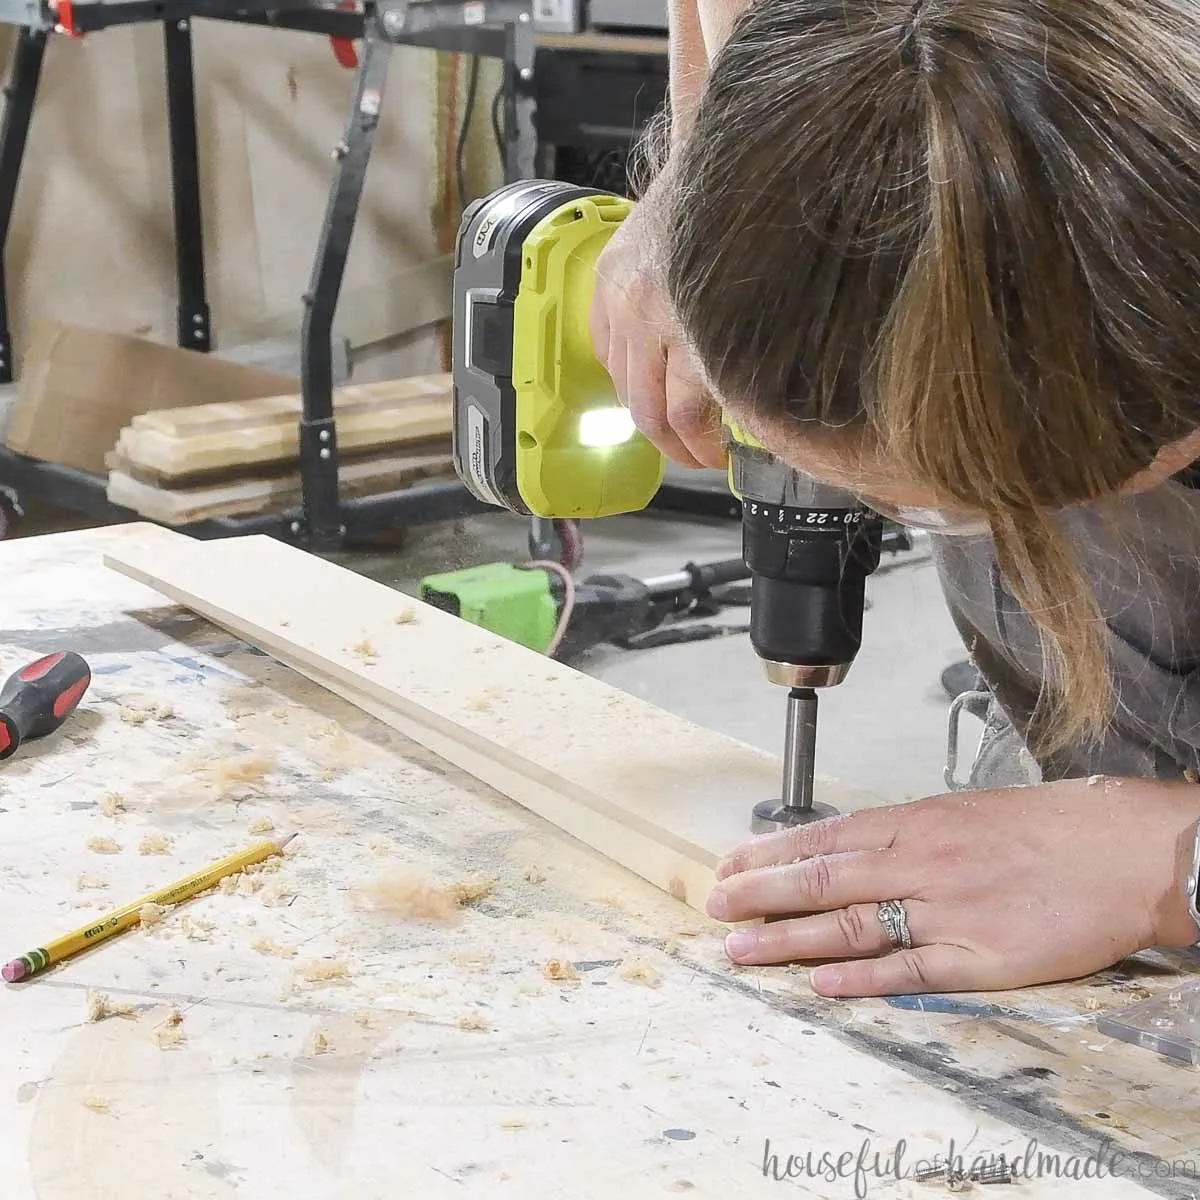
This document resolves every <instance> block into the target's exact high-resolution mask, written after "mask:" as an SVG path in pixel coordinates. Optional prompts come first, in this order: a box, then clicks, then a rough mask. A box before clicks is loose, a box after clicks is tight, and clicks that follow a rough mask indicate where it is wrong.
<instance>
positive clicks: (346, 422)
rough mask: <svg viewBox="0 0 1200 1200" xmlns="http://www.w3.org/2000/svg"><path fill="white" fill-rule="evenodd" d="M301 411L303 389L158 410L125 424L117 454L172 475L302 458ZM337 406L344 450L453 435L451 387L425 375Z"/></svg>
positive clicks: (360, 392) (356, 394)
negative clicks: (295, 392) (192, 408)
mask: <svg viewBox="0 0 1200 1200" xmlns="http://www.w3.org/2000/svg"><path fill="white" fill-rule="evenodd" d="M347 393H348V394H347ZM300 410H301V402H300V397H299V396H277V397H269V398H267V399H265V400H255V401H246V402H239V403H235V404H229V405H225V404H221V405H204V406H203V407H202V409H198V410H196V411H195V412H194V413H189V412H187V411H186V410H182V409H175V410H169V411H161V412H157V413H150V414H147V415H146V417H144V418H140V419H138V420H135V421H134V422H133V423H132V424H131V425H129V426H128V427H126V428H125V429H123V430H122V431H121V436H120V439H119V440H118V442H117V446H116V449H115V454H116V455H118V456H119V457H121V458H124V459H126V460H128V461H129V462H132V463H135V464H136V465H137V466H138V467H139V469H141V470H143V471H148V472H152V473H153V474H155V475H157V476H159V477H160V478H162V479H167V480H175V479H183V478H187V477H194V476H196V475H201V474H205V473H209V474H212V473H216V472H221V471H227V470H228V469H229V468H230V467H231V466H239V467H246V466H250V467H254V466H265V465H269V464H277V463H289V462H294V461H295V460H296V459H297V458H298V457H299V454H300V433H299V424H298V422H299V416H300ZM335 413H336V417H337V442H338V448H339V450H340V451H341V452H343V453H353V452H356V451H357V452H363V451H368V450H374V449H382V448H385V447H395V446H403V445H412V444H414V443H419V442H424V441H428V440H429V439H431V438H437V437H442V438H447V437H449V436H450V434H451V430H452V424H453V421H452V413H451V403H450V394H449V391H448V389H443V388H441V387H440V386H439V385H437V384H435V383H433V382H432V381H430V380H429V379H427V378H425V377H422V378H421V379H420V380H398V381H394V382H389V383H386V384H368V385H362V386H358V387H355V388H354V389H352V390H351V389H343V394H342V398H341V402H340V403H337V405H336V408H335Z"/></svg>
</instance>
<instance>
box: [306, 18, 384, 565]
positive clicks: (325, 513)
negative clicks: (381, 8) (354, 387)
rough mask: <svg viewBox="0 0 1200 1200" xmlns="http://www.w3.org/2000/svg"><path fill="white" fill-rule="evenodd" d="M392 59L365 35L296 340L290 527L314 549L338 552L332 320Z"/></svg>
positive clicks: (369, 34)
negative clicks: (295, 512)
mask: <svg viewBox="0 0 1200 1200" xmlns="http://www.w3.org/2000/svg"><path fill="white" fill-rule="evenodd" d="M391 53H392V47H391V46H390V45H389V44H388V43H387V42H384V41H381V40H379V39H378V38H377V37H376V36H374V35H373V33H372V31H371V30H370V29H368V31H367V36H366V38H365V39H364V41H363V49H362V60H361V63H360V65H359V68H358V84H357V87H356V89H355V94H354V107H353V108H352V109H351V112H350V120H349V123H348V124H347V126H346V137H345V140H344V141H343V142H342V143H341V144H340V145H339V146H338V148H337V151H336V156H337V159H338V168H337V174H336V176H335V178H334V181H333V186H332V188H331V189H330V193H329V203H328V207H327V208H326V210H325V221H324V224H323V225H322V228H321V240H320V243H319V245H318V247H317V258H316V263H315V265H314V266H313V274H312V280H311V282H310V284H309V288H308V293H307V295H306V296H305V297H304V324H303V327H302V329H301V335H300V336H301V343H300V345H301V350H300V352H301V358H302V363H301V395H302V397H303V401H304V412H303V415H302V417H301V420H300V478H301V480H302V486H303V494H304V500H303V522H302V523H301V522H296V523H293V525H292V533H293V534H296V535H303V536H305V537H306V539H307V540H308V542H309V543H310V544H311V545H312V546H313V548H314V549H321V548H329V547H333V546H336V545H338V544H339V543H340V541H341V538H342V536H343V535H344V533H345V530H344V529H343V527H342V522H341V515H340V510H339V505H338V450H337V435H336V430H335V427H334V420H333V319H334V316H335V314H336V312H337V303H338V296H339V295H340V293H341V289H342V279H343V277H344V275H345V273H346V259H347V257H348V255H349V253H350V240H351V238H352V237H353V235H354V223H355V219H356V218H357V216H358V204H359V200H360V198H361V196H362V190H363V181H364V179H365V177H366V173H367V165H368V163H369V162H370V160H371V145H372V143H373V141H374V138H375V129H376V127H377V126H378V124H379V110H380V107H381V105H382V102H383V89H384V85H385V84H386V82H387V71H388V60H389V58H390V57H391Z"/></svg>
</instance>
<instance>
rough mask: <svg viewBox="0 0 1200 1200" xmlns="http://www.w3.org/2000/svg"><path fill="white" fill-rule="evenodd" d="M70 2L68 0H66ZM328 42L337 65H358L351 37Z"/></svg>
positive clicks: (348, 4) (351, 1)
mask: <svg viewBox="0 0 1200 1200" xmlns="http://www.w3.org/2000/svg"><path fill="white" fill-rule="evenodd" d="M67 3H70V0H67ZM337 7H338V8H340V9H354V8H357V7H358V6H357V4H356V3H355V0H341V3H339V4H338V5H337ZM329 44H330V45H331V46H332V47H333V57H334V58H336V59H337V61H338V66H340V67H345V68H346V70H348V71H353V70H354V68H355V67H357V66H358V50H357V49H356V48H355V46H354V39H353V38H344V37H331V38H330V39H329Z"/></svg>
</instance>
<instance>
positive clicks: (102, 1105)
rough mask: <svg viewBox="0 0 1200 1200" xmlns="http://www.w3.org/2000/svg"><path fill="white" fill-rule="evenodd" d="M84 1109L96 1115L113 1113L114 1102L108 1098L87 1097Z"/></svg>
mask: <svg viewBox="0 0 1200 1200" xmlns="http://www.w3.org/2000/svg"><path fill="white" fill-rule="evenodd" d="M83 1107H84V1108H86V1109H88V1110H90V1111H91V1112H94V1113H109V1112H112V1101H111V1100H110V1099H109V1098H108V1097H107V1096H85V1097H84V1098H83Z"/></svg>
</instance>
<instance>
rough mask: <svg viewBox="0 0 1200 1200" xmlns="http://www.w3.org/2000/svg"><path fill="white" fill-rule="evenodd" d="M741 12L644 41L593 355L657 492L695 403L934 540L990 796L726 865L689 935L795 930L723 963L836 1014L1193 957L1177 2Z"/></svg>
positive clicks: (701, 430) (1189, 205)
mask: <svg viewBox="0 0 1200 1200" xmlns="http://www.w3.org/2000/svg"><path fill="white" fill-rule="evenodd" d="M742 7H744V6H743V5H736V6H734V7H731V8H725V9H723V10H721V11H717V10H716V9H715V8H714V9H712V10H711V11H705V10H704V8H703V3H702V8H701V10H700V11H697V10H696V9H695V8H694V7H689V6H688V5H687V4H686V3H685V2H681V3H679V4H678V5H677V6H676V8H675V10H674V11H673V13H672V17H673V20H674V28H673V44H672V102H673V114H672V126H671V136H670V147H669V154H668V155H667V156H666V161H665V163H664V165H663V167H662V170H661V172H660V173H659V175H658V176H657V178H656V179H655V181H654V183H653V186H652V187H651V188H650V189H649V191H648V192H647V194H646V196H645V198H644V200H643V202H642V204H641V205H640V206H639V209H638V211H637V212H636V214H635V216H634V217H633V218H632V219H631V220H630V221H629V222H627V224H626V227H625V228H624V229H623V230H622V231H621V233H620V234H619V235H618V237H617V238H615V239H614V241H613V243H612V244H611V247H610V249H609V251H608V252H607V254H606V255H605V257H604V258H603V260H602V261H601V263H600V270H599V276H600V282H599V286H598V290H597V302H596V307H595V311H594V315H593V334H594V337H595V341H596V345H597V349H598V351H599V353H600V355H601V358H602V359H603V360H604V361H605V363H606V365H607V366H608V369H609V371H610V373H611V374H612V376H613V378H614V380H615V381H616V383H617V386H618V389H619V391H620V393H621V395H622V398H623V399H624V400H625V402H626V403H627V404H628V405H629V406H630V408H631V410H632V412H633V414H634V417H635V419H636V421H637V423H638V425H639V427H640V428H641V429H642V430H643V431H644V432H645V433H646V434H647V436H649V437H650V438H651V439H652V440H654V441H655V442H656V443H657V444H658V445H659V446H660V447H661V448H662V449H663V450H664V452H666V453H668V454H670V455H672V456H673V457H674V458H676V459H678V460H679V461H681V462H685V463H688V464H690V465H694V466H695V465H705V466H719V465H721V463H722V462H723V461H724V452H723V450H722V448H721V445H720V439H719V436H718V433H717V429H718V425H719V422H718V420H717V419H716V409H715V408H714V400H715V403H716V404H717V405H719V406H720V408H721V409H723V410H725V411H726V412H728V413H729V415H730V416H731V417H732V418H733V419H735V420H736V421H738V422H739V423H740V424H742V425H743V426H744V427H746V428H748V429H749V430H750V431H751V432H752V433H755V434H756V435H757V436H758V437H759V438H760V439H761V440H762V441H763V443H764V444H765V445H766V446H767V447H768V448H769V449H771V450H772V451H773V452H774V453H776V454H777V455H778V456H779V457H781V458H783V459H785V460H787V461H788V462H790V463H791V464H793V465H794V466H796V467H797V468H799V469H801V470H803V471H806V472H807V473H809V474H810V475H813V476H816V477H818V478H821V479H824V480H827V481H829V482H831V483H836V484H839V485H841V486H844V487H848V488H850V489H852V490H854V491H856V492H857V493H858V494H859V495H861V496H862V497H863V498H864V499H865V500H867V501H869V502H871V503H872V504H874V505H875V507H877V508H878V509H879V510H880V511H881V512H883V513H885V514H888V515H891V516H893V517H895V518H897V519H900V520H906V521H908V522H909V523H912V524H916V525H921V526H924V527H926V528H929V529H930V530H931V532H933V533H934V534H935V535H937V536H935V539H934V540H935V545H936V548H937V549H936V559H937V565H938V569H939V572H940V575H941V579H942V582H943V586H944V590H945V593H946V596H947V600H948V602H949V605H950V608H951V610H952V612H953V615H954V619H955V621H956V622H957V624H958V626H959V628H960V630H961V632H962V634H963V636H964V639H965V640H966V642H967V645H968V648H969V649H970V651H971V653H972V657H973V660H974V662H975V663H976V665H977V667H978V668H979V670H980V671H981V672H982V674H983V675H984V677H985V678H986V679H987V681H988V683H989V685H990V687H991V689H992V692H993V694H994V695H995V697H996V699H997V701H998V707H997V711H996V714H995V716H994V718H993V720H992V721H991V722H990V723H989V733H988V737H987V746H986V748H985V751H984V753H983V754H981V756H980V760H979V762H978V763H977V764H976V775H975V779H974V784H975V785H976V786H977V788H978V789H983V788H984V787H985V786H990V787H991V788H992V790H974V791H969V792H965V793H956V794H954V795H951V796H939V797H934V798H930V799H927V800H924V801H921V802H918V803H914V804H909V805H903V806H898V807H891V808H883V809H879V810H874V811H867V812H862V813H858V814H852V815H849V816H846V817H843V818H837V819H834V820H833V821H830V822H824V823H821V824H817V825H813V826H811V827H808V828H805V829H800V830H796V831H788V832H783V833H778V834H771V835H768V836H765V837H763V838H760V839H757V840H755V841H754V842H752V843H749V844H747V845H745V846H742V847H739V848H731V853H730V856H729V857H728V858H727V859H726V861H725V862H724V863H723V864H722V865H721V868H720V871H719V877H720V882H719V883H718V885H717V887H716V889H715V890H714V893H713V896H712V899H711V901H710V912H711V913H712V915H713V916H714V917H717V918H718V919H721V920H727V921H742V920H746V919H749V918H755V917H761V916H788V915H789V914H796V913H802V914H808V915H805V916H801V917H791V918H790V919H786V920H780V921H777V922H772V923H768V924H765V925H760V926H755V927H751V928H748V929H740V930H736V931H734V932H732V933H731V934H730V936H729V939H728V942H727V952H728V954H729V955H730V957H731V958H732V959H734V960H735V961H736V962H739V963H746V964H763V963H774V962H781V961H791V960H804V961H813V962H815V961H818V960H822V961H824V962H825V963H826V965H823V966H820V967H819V968H818V969H816V970H815V971H814V972H813V973H812V976H811V979H812V985H813V987H814V989H815V990H816V991H817V992H819V993H821V994H823V995H827V996H863V995H881V994H894V993H912V992H930V991H951V990H974V989H990V988H1004V987H1017V986H1024V985H1028V984H1035V983H1039V982H1046V981H1050V980H1055V979H1065V978H1073V977H1078V976H1081V975H1085V974H1088V973H1090V972H1092V971H1095V970H1098V969H1100V968H1102V967H1105V966H1108V965H1110V964H1112V963H1115V962H1117V961H1119V960H1120V959H1121V958H1123V957H1125V956H1126V955H1128V954H1130V953H1133V952H1136V951H1137V950H1139V949H1143V948H1147V947H1150V946H1170V947H1183V946H1188V945H1191V944H1193V943H1196V942H1197V941H1200V928H1198V925H1197V919H1196V916H1195V913H1194V910H1193V908H1192V906H1191V904H1190V903H1189V897H1188V894H1187V888H1188V882H1189V875H1190V873H1191V868H1192V862H1193V854H1194V850H1195V847H1196V844H1197V833H1198V821H1200V787H1196V786H1195V784H1194V783H1193V782H1190V780H1195V779H1196V778H1197V776H1196V771H1197V768H1200V675H1198V674H1197V673H1196V668H1197V666H1200V491H1197V490H1196V488H1194V487H1193V486H1192V484H1193V482H1195V481H1194V480H1193V478H1192V473H1191V472H1192V464H1193V463H1195V462H1197V461H1198V460H1200V330H1198V329H1197V321H1198V320H1200V2H1196V3H1193V2H1187V0H917V2H916V3H913V2H912V0H901V2H895V0H874V2H873V3H871V4H846V3H844V0H758V2H757V3H755V4H753V5H752V6H751V7H749V8H748V9H746V10H745V12H744V13H742V14H741V15H740V16H739V15H738V12H737V10H738V9H740V8H742ZM702 18H703V19H702ZM710 58H711V65H710V64H709V60H710ZM710 397H712V398H713V399H710ZM1019 748H1023V749H1027V750H1028V754H1027V755H1025V761H1029V759H1030V758H1032V760H1033V761H1035V762H1036V764H1037V771H1036V773H1035V775H1034V776H1033V778H1032V783H1033V786H1027V787H1011V786H1008V785H1011V784H1016V783H1030V782H1031V778H1030V776H1029V775H1027V774H1026V773H1024V768H1022V767H1021V765H1020V763H1021V756H1020V755H1018V754H1017V753H1016V752H1015V751H1016V750H1017V749H1019ZM895 902H898V903H895ZM899 915H902V916H903V917H904V918H905V919H906V921H907V929H905V928H904V927H903V925H901V924H898V923H897V922H896V921H895V917H896V916H899ZM880 918H884V919H880ZM909 943H911V948H906V946H907V945H908V944H909Z"/></svg>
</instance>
